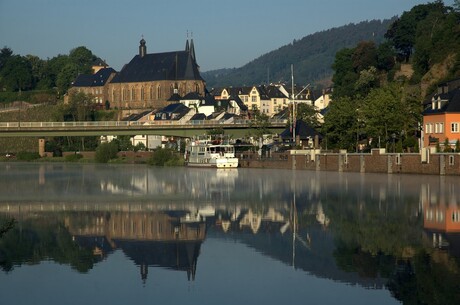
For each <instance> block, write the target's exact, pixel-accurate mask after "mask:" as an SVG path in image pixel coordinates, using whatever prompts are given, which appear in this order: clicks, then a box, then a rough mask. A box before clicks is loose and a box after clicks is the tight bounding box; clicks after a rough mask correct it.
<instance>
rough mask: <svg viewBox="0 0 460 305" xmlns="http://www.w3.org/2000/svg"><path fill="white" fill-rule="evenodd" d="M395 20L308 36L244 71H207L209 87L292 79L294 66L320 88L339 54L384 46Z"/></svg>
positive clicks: (298, 79)
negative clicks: (364, 43)
mask: <svg viewBox="0 0 460 305" xmlns="http://www.w3.org/2000/svg"><path fill="white" fill-rule="evenodd" d="M392 22H393V20H389V19H388V20H383V21H380V20H372V21H364V22H361V23H358V24H353V23H350V24H348V25H345V26H341V27H337V28H332V29H329V30H326V31H322V32H317V33H314V34H312V35H308V36H306V37H304V38H302V39H300V40H294V41H293V42H292V43H291V44H289V45H285V46H282V47H281V48H279V49H278V50H275V51H272V52H270V53H267V54H265V55H262V56H261V57H259V58H257V59H255V60H253V61H251V62H250V63H248V64H246V65H244V66H243V67H241V68H235V69H220V70H213V71H208V72H203V73H202V76H203V78H204V79H205V80H206V82H207V86H208V88H214V87H220V86H242V85H253V84H263V83H267V81H269V82H278V81H284V82H289V81H290V79H291V68H290V67H291V64H293V65H294V73H295V81H296V82H297V83H303V84H307V83H311V84H314V85H318V84H319V83H321V82H324V80H326V81H327V80H330V79H331V77H332V74H333V71H332V68H331V66H332V63H333V62H334V59H335V54H336V52H337V51H339V50H341V49H343V48H348V47H354V46H356V44H357V43H358V42H360V41H363V40H367V41H374V42H375V43H377V44H378V43H380V42H382V41H383V39H384V34H385V33H386V31H387V29H388V27H389V26H390V24H391V23H392Z"/></svg>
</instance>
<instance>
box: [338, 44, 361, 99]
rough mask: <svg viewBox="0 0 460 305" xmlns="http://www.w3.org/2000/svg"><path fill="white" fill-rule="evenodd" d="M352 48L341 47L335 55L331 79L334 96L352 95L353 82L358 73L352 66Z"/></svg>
mask: <svg viewBox="0 0 460 305" xmlns="http://www.w3.org/2000/svg"><path fill="white" fill-rule="evenodd" d="M353 52H354V51H353V49H348V48H345V49H342V50H340V51H338V52H337V53H336V55H335V60H334V64H333V65H332V68H333V69H334V75H333V76H332V81H333V83H334V97H335V98H337V97H343V96H353V95H354V92H355V91H354V84H355V82H356V80H358V78H359V75H358V74H357V73H356V72H355V70H354V68H353Z"/></svg>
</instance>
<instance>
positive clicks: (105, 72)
mask: <svg viewBox="0 0 460 305" xmlns="http://www.w3.org/2000/svg"><path fill="white" fill-rule="evenodd" d="M112 73H116V71H115V70H114V69H112V68H103V69H100V70H99V71H98V72H97V73H95V74H80V75H78V76H77V79H76V80H75V81H74V82H73V84H72V85H73V86H74V87H97V86H104V85H105V83H106V82H107V80H108V79H109V77H110V75H111V74H112Z"/></svg>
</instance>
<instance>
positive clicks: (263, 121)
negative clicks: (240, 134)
mask: <svg viewBox="0 0 460 305" xmlns="http://www.w3.org/2000/svg"><path fill="white" fill-rule="evenodd" d="M253 117H254V119H253V120H251V123H250V127H251V128H252V129H253V130H254V133H255V135H256V137H257V138H261V137H262V136H263V135H265V134H270V133H271V131H270V130H269V129H268V127H270V118H269V117H268V115H266V114H265V113H261V112H260V111H259V110H255V111H254V112H253Z"/></svg>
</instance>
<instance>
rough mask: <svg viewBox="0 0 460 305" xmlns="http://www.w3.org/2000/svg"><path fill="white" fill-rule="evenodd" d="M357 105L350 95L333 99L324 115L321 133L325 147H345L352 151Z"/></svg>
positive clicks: (356, 125)
mask: <svg viewBox="0 0 460 305" xmlns="http://www.w3.org/2000/svg"><path fill="white" fill-rule="evenodd" d="M357 114H358V113H357V107H356V103H355V101H354V100H352V99H351V98H350V97H340V98H337V99H335V100H334V101H333V102H332V103H331V104H330V106H329V111H328V112H327V113H326V115H325V116H324V124H323V126H322V129H321V130H322V134H323V135H324V136H325V140H324V141H323V143H324V144H325V145H327V148H328V149H330V148H338V149H347V150H349V151H352V150H353V149H354V147H355V144H356V134H357V127H358V115H357Z"/></svg>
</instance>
